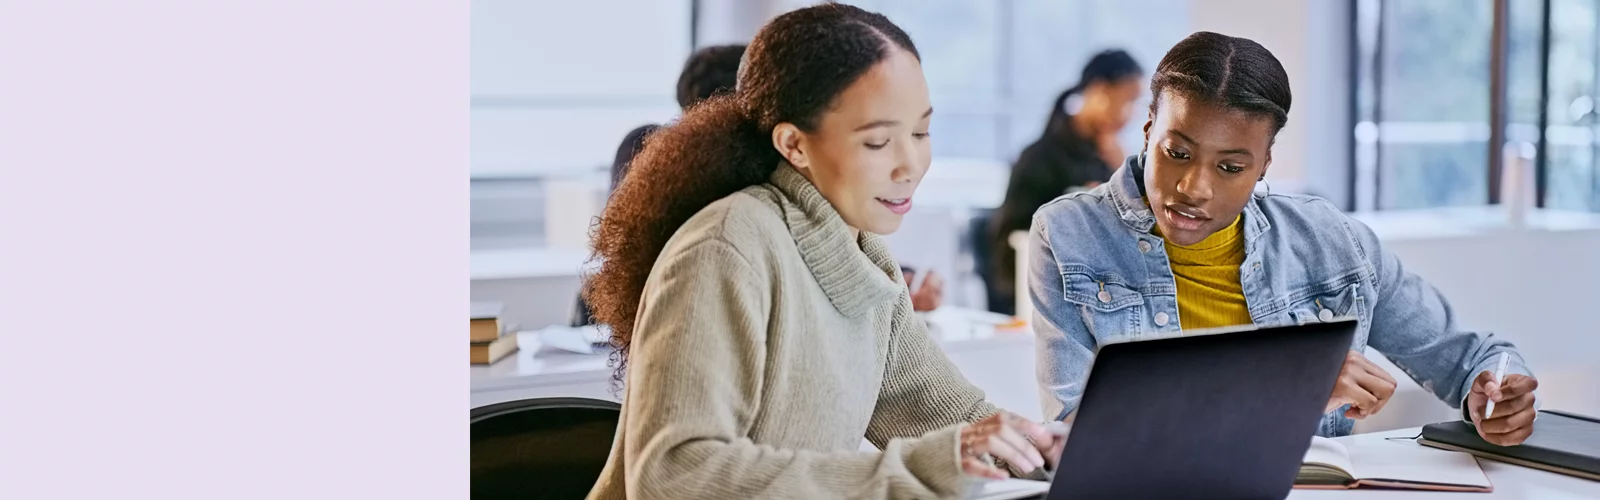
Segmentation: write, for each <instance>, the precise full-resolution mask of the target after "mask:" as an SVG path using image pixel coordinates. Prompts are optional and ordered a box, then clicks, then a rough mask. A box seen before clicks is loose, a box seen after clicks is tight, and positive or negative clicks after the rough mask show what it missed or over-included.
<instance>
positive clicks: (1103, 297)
mask: <svg viewBox="0 0 1600 500" xmlns="http://www.w3.org/2000/svg"><path fill="white" fill-rule="evenodd" d="M1096 297H1098V298H1099V299H1100V301H1101V302H1111V292H1107V291H1105V290H1101V291H1100V294H1099V295H1096Z"/></svg>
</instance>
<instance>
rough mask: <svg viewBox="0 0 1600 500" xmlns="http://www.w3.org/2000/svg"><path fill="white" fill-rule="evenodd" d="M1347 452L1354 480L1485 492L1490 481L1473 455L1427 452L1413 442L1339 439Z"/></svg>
mask: <svg viewBox="0 0 1600 500" xmlns="http://www.w3.org/2000/svg"><path fill="white" fill-rule="evenodd" d="M1338 440H1339V441H1340V444H1343V445H1344V447H1345V449H1348V450H1350V461H1351V462H1352V463H1354V464H1355V469H1354V470H1351V471H1350V472H1351V473H1353V474H1354V475H1355V477H1356V479H1388V480H1393V481H1409V482H1420V483H1435V484H1454V485H1467V486H1478V487H1484V488H1488V487H1490V486H1491V485H1490V483H1489V477H1488V476H1486V475H1484V473H1483V468H1481V467H1479V466H1478V460H1477V459H1476V458H1473V456H1472V455H1469V454H1466V453H1462V452H1459V451H1449V450H1440V449H1436V448H1429V447H1426V446H1423V445H1420V444H1417V443H1416V442H1415V441H1410V440H1405V441H1399V440H1388V439H1384V438H1383V436H1382V435H1370V434H1363V435H1355V436H1347V437H1342V438H1339V439H1338Z"/></svg>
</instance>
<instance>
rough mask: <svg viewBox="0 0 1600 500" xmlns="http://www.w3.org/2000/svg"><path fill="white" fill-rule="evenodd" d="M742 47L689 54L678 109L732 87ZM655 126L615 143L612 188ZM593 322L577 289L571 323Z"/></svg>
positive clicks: (717, 47)
mask: <svg viewBox="0 0 1600 500" xmlns="http://www.w3.org/2000/svg"><path fill="white" fill-rule="evenodd" d="M744 49H745V45H744V44H730V45H713V46H709V47H704V48H701V49H700V50H697V51H695V52H694V54H692V55H690V56H689V60H688V62H685V63H684V64H683V72H681V73H679V74H678V109H679V110H680V111H688V110H689V108H690V107H692V106H694V105H695V104H697V103H699V102H700V101H704V100H706V99H707V98H710V97H711V96H713V95H716V94H719V93H726V92H731V91H733V82H734V77H735V76H737V75H738V73H739V59H741V58H743V57H744ZM658 128H661V126H660V125H657V124H653V123H652V124H646V125H640V126H639V128H635V129H633V130H631V131H629V132H628V135H626V136H624V137H623V138H622V144H621V145H618V146H617V155H616V158H615V159H614V160H612V162H611V190H612V191H616V190H617V184H619V183H621V182H622V178H623V177H624V176H626V175H627V174H628V166H629V164H631V163H633V157H634V155H637V154H639V150H641V149H644V139H645V137H646V136H649V135H650V133H651V132H655V130H656V129H658ZM592 324H594V316H593V314H592V313H590V312H589V303H588V302H585V301H584V300H583V294H582V293H579V295H578V303H577V308H576V310H574V311H573V312H572V326H588V325H592Z"/></svg>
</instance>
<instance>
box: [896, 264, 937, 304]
mask: <svg viewBox="0 0 1600 500" xmlns="http://www.w3.org/2000/svg"><path fill="white" fill-rule="evenodd" d="M927 273H928V277H926V278H923V279H922V285H920V286H918V287H917V289H916V290H911V310H913V311H916V312H928V311H932V310H934V309H938V308H939V304H940V303H941V302H944V279H943V278H940V277H939V273H935V272H933V270H932V269H929V270H928V271H927ZM915 275H916V273H915V272H912V273H911V274H906V275H905V280H906V287H908V288H909V287H910V286H911V277H912V276H915Z"/></svg>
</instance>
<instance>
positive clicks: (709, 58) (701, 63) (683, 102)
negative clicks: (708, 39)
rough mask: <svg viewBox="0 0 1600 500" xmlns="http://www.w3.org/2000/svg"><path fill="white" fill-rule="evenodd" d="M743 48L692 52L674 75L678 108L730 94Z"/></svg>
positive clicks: (711, 48) (705, 48) (725, 47)
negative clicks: (679, 70)
mask: <svg viewBox="0 0 1600 500" xmlns="http://www.w3.org/2000/svg"><path fill="white" fill-rule="evenodd" d="M744 49H745V46H744V44H735V45H713V46H710V47H704V48H701V49H700V50H696V51H694V55H691V56H689V60H688V61H686V62H684V63H683V72H682V73H679V74H678V106H679V107H682V108H683V109H689V107H690V106H693V105H695V104H696V103H699V102H700V101H704V100H706V98H709V97H711V96H713V95H716V94H718V93H722V92H727V91H729V90H733V85H734V81H735V80H736V79H737V78H738V77H739V59H741V58H743V57H744Z"/></svg>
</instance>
